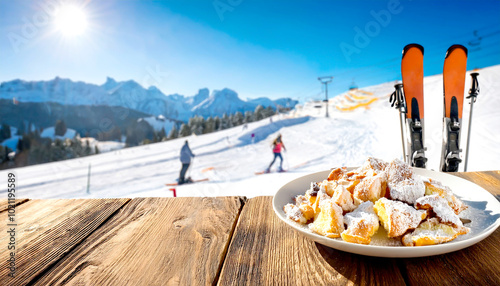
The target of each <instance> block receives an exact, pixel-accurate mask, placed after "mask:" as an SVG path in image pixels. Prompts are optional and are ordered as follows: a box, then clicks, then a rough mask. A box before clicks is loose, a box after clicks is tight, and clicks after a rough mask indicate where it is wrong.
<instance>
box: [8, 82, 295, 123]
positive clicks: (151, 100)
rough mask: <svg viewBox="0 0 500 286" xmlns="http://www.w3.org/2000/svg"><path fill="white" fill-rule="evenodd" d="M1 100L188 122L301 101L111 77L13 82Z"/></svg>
mask: <svg viewBox="0 0 500 286" xmlns="http://www.w3.org/2000/svg"><path fill="white" fill-rule="evenodd" d="M0 99H8V100H13V101H15V102H24V103H27V102H30V103H56V104H60V105H63V106H116V107H123V108H126V109H131V110H134V111H138V112H141V113H145V114H148V115H152V116H160V115H162V116H164V117H165V118H168V119H172V120H176V121H187V120H188V119H189V118H190V117H192V116H194V115H199V116H203V117H209V116H216V115H217V116H222V115H223V114H224V113H227V114H232V113H235V112H237V111H240V112H245V111H253V110H255V108H256V107H257V106H258V105H259V104H260V105H263V106H264V107H267V106H271V107H273V108H274V109H275V108H276V107H277V106H278V105H281V106H283V107H289V108H293V107H295V105H296V104H297V101H295V100H292V99H290V98H281V99H278V100H271V99H269V98H258V99H249V100H247V101H244V100H241V99H240V98H239V96H238V94H237V93H236V92H235V91H233V90H231V89H229V88H224V89H222V90H213V91H212V92H211V93H210V91H209V90H208V89H207V88H202V89H200V90H199V91H198V93H197V94H195V95H193V96H184V95H180V94H170V95H165V94H164V93H162V92H161V91H160V90H159V89H158V88H156V87H155V86H151V87H149V88H144V87H142V86H141V85H140V84H138V83H137V82H135V81H133V80H129V81H121V82H117V81H116V80H114V79H113V78H110V77H108V78H107V80H106V82H105V83H104V84H102V85H96V84H91V83H85V82H81V81H72V80H70V79H64V78H60V77H56V78H55V79H53V80H48V81H24V80H19V79H16V80H12V81H8V82H3V83H1V84H0Z"/></svg>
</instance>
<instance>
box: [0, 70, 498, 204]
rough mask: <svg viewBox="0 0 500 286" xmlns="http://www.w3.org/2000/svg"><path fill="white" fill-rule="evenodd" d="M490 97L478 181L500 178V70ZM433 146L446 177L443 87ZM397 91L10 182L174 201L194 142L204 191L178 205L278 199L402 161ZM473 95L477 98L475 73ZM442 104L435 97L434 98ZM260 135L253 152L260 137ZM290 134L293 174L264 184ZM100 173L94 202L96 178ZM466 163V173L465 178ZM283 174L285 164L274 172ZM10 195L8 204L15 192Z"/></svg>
mask: <svg viewBox="0 0 500 286" xmlns="http://www.w3.org/2000/svg"><path fill="white" fill-rule="evenodd" d="M479 73H480V76H479V84H480V87H481V93H480V94H479V96H478V100H477V102H476V104H475V105H474V115H473V122H472V137H471V149H470V154H469V166H468V171H486V170H500V162H499V161H500V160H499V159H500V155H499V154H500V153H499V152H498V151H497V148H498V143H499V142H500V133H499V132H498V130H500V113H499V112H498V111H497V108H498V106H500V96H498V91H499V90H500V82H499V81H498V80H496V79H497V78H499V77H500V66H494V67H490V68H486V69H482V70H479ZM424 84H425V86H424V94H425V100H424V106H425V117H424V122H425V128H426V129H425V145H426V147H427V151H426V156H427V157H428V158H429V161H428V164H427V166H428V169H433V170H437V169H438V167H439V161H440V156H441V140H442V109H443V102H442V85H443V81H442V77H441V76H440V75H436V76H431V77H426V78H425V80H424ZM393 86H394V83H392V82H390V83H384V84H380V85H377V86H372V87H367V88H363V90H367V91H371V92H374V94H375V95H376V96H378V97H380V100H378V101H376V102H375V103H373V104H371V105H370V109H364V108H360V109H356V110H354V111H352V112H349V113H342V112H339V111H337V110H336V109H335V107H334V106H333V105H331V106H330V109H329V110H330V118H325V117H324V114H325V110H324V109H323V108H322V109H317V108H314V105H315V104H313V103H310V104H307V103H306V104H305V105H304V106H303V107H302V108H300V107H299V108H298V109H297V110H295V111H292V112H290V114H280V115H276V116H274V117H273V118H272V122H271V121H270V119H263V120H261V121H259V122H254V123H250V124H248V128H247V129H244V128H243V126H237V127H234V128H231V129H227V130H223V131H219V132H215V133H211V134H205V135H200V136H189V137H187V138H179V139H176V140H172V141H168V142H162V143H156V144H150V145H145V146H139V147H133V148H127V149H121V150H115V151H111V152H108V153H103V154H99V155H95V156H89V157H84V158H77V159H72V160H66V161H60V162H53V163H48V164H43V165H35V166H29V167H23V168H17V169H11V170H5V171H1V172H0V178H1V179H2V180H6V178H7V173H8V172H15V173H16V174H17V177H18V179H17V182H18V189H17V196H18V197H27V198H32V199H47V198H106V197H171V196H172V192H171V191H169V188H171V187H166V186H165V183H169V182H174V181H175V180H176V178H177V177H178V174H179V170H180V166H181V164H180V162H179V151H180V148H181V146H182V145H183V143H184V141H185V140H188V141H189V143H190V146H191V149H192V150H193V153H194V154H195V155H196V157H195V158H194V161H193V164H192V166H191V168H190V169H189V170H188V175H190V176H192V177H193V178H194V179H201V178H210V181H208V182H201V183H196V184H190V185H182V186H178V187H176V189H177V195H178V196H247V197H254V196H260V195H273V194H274V193H275V192H276V191H277V190H278V189H279V188H280V187H281V186H282V185H283V184H285V183H287V182H289V181H290V180H293V179H295V178H297V177H300V176H303V175H306V174H308V173H311V172H318V171H322V170H326V169H329V168H332V167H337V166H359V165H360V164H362V163H363V161H364V160H365V159H366V158H367V157H368V156H373V157H378V158H382V159H384V160H387V161H389V160H392V159H393V158H400V159H401V158H402V147H401V137H400V126H399V118H398V116H399V115H398V111H396V110H395V109H394V108H391V107H390V104H389V102H388V98H387V97H385V96H387V95H388V94H390V93H392V91H393ZM465 88H466V90H465V92H467V91H468V90H469V88H470V76H469V72H468V73H467V80H466V84H465ZM434 95H435V96H434ZM468 102H469V100H467V99H466V100H465V101H464V110H463V122H462V124H463V125H462V132H463V133H462V138H461V148H462V149H463V150H464V152H462V157H463V158H464V156H465V147H466V146H465V144H466V138H467V127H468V126H467V124H468V118H469V108H470V107H469V104H468ZM252 133H254V134H255V138H254V143H252V139H251V134H252ZM278 133H281V134H282V135H283V142H284V143H285V146H286V148H287V151H286V152H283V153H282V154H283V158H284V162H283V167H284V168H285V169H287V170H288V172H285V173H271V174H263V175H258V176H256V175H255V174H254V172H256V171H262V170H264V169H265V168H267V166H268V165H269V163H270V162H271V160H272V158H273V155H272V151H271V148H270V144H271V142H272V140H273V139H274V138H275V136H276V135H277V134H278ZM89 165H90V166H91V177H90V193H87V179H88V178H87V177H88V171H89ZM463 165H464V164H463V163H462V164H461V165H460V171H462V170H463ZM278 166H279V159H278V160H277V162H275V164H274V166H273V169H274V170H276V168H277V167H278ZM3 182H4V183H2V184H1V185H0V195H1V196H3V197H4V198H6V192H7V189H6V188H5V187H6V185H7V184H6V182H5V181H3Z"/></svg>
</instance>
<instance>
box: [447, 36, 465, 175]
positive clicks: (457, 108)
mask: <svg viewBox="0 0 500 286" xmlns="http://www.w3.org/2000/svg"><path fill="white" fill-rule="evenodd" d="M466 71H467V48H465V47H464V46H461V45H453V46H451V47H450V48H449V49H448V51H447V52H446V57H445V60H444V68H443V86H444V105H443V106H444V110H443V146H442V151H441V171H443V172H457V171H458V165H459V164H460V162H462V159H460V152H461V151H462V150H461V149H460V130H461V127H462V109H463V102H464V88H465V73H466Z"/></svg>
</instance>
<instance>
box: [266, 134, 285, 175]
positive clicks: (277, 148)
mask: <svg viewBox="0 0 500 286" xmlns="http://www.w3.org/2000/svg"><path fill="white" fill-rule="evenodd" d="M281 148H283V150H285V151H286V148H285V144H283V141H281V134H278V137H276V139H274V141H273V155H274V158H273V161H272V162H271V164H269V167H267V170H266V173H269V172H271V166H272V165H273V164H274V162H275V161H276V158H280V167H279V169H278V172H283V156H281Z"/></svg>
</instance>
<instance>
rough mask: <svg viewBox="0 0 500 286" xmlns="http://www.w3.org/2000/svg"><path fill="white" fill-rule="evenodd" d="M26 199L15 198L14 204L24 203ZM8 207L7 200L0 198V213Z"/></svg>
mask: <svg viewBox="0 0 500 286" xmlns="http://www.w3.org/2000/svg"><path fill="white" fill-rule="evenodd" d="M27 201H28V199H16V203H15V206H16V207H17V206H18V205H20V204H24V203H25V202H27ZM8 207H9V202H8V200H7V199H1V200H0V213H1V212H4V211H6V210H7V209H8Z"/></svg>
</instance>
